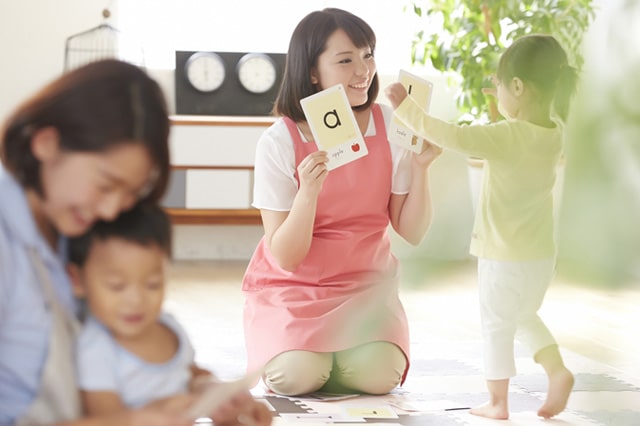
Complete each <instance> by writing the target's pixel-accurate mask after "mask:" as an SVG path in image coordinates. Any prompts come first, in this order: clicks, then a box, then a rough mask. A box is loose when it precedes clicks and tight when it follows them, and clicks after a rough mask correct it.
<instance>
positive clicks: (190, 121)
mask: <svg viewBox="0 0 640 426" xmlns="http://www.w3.org/2000/svg"><path fill="white" fill-rule="evenodd" d="M275 120H276V118H275V117H248V116H238V117H236V116H198V115H173V116H170V122H171V125H172V126H215V127H227V128H246V127H262V128H265V129H266V128H267V127H269V126H270V125H271V124H273V123H274V122H275ZM171 168H172V170H249V171H253V165H217V164H212V165H202V164H194V165H189V164H172V166H171ZM166 210H167V212H168V213H169V216H170V217H171V221H172V223H173V224H174V225H261V224H262V219H261V217H260V211H259V210H258V209H254V208H252V207H250V208H246V209H235V208H233V209H231V208H229V209H228V208H219V209H218V208H175V207H166Z"/></svg>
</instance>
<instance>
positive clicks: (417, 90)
mask: <svg viewBox="0 0 640 426" xmlns="http://www.w3.org/2000/svg"><path fill="white" fill-rule="evenodd" d="M398 81H399V82H400V83H402V85H403V86H404V87H405V89H407V93H408V94H409V96H411V97H412V98H413V99H414V100H415V101H416V102H417V103H418V105H420V106H421V107H422V108H423V109H424V110H425V111H428V110H429V104H430V103H431V93H432V92H433V83H431V82H430V81H428V80H425V79H424V78H421V77H418V76H417V75H413V74H411V73H409V72H407V71H405V70H400V76H399V79H398ZM387 133H388V136H389V141H390V142H393V143H395V144H397V145H400V146H402V147H403V148H405V149H408V150H410V151H413V152H417V153H421V152H422V151H423V150H424V139H422V138H421V137H420V136H418V135H416V134H414V133H413V131H412V130H410V129H409V128H408V127H407V126H405V125H404V124H402V122H401V121H400V120H398V119H397V118H396V117H395V116H394V117H393V119H392V120H391V124H390V125H389V130H388V132H387Z"/></svg>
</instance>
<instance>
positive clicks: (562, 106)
mask: <svg viewBox="0 0 640 426" xmlns="http://www.w3.org/2000/svg"><path fill="white" fill-rule="evenodd" d="M496 77H497V78H498V79H499V80H500V81H501V82H505V83H506V82H508V81H509V80H511V79H512V78H514V77H518V78H519V79H521V80H522V81H523V82H527V83H530V84H533V86H534V87H535V88H536V89H537V90H538V92H539V93H540V95H541V96H542V97H543V98H544V100H548V101H553V108H554V110H555V112H556V114H557V115H558V116H559V117H560V118H562V119H566V118H567V115H568V113H569V104H570V101H571V97H572V96H573V94H574V92H575V90H576V84H577V80H578V72H577V70H576V69H575V68H573V67H572V66H570V65H569V63H568V59H567V54H566V52H565V51H564V49H563V48H562V46H561V45H560V43H558V41H557V40H556V39H555V38H554V37H553V36H550V35H546V34H530V35H526V36H523V37H520V38H519V39H517V40H515V41H514V42H513V44H511V46H509V47H508V48H507V50H505V52H504V53H503V54H502V56H501V57H500V61H499V62H498V70H497V74H496Z"/></svg>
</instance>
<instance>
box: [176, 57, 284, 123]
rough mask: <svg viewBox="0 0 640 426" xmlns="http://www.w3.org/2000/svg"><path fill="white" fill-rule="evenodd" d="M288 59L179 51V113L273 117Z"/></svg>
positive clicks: (177, 102)
mask: <svg viewBox="0 0 640 426" xmlns="http://www.w3.org/2000/svg"><path fill="white" fill-rule="evenodd" d="M202 58H206V59H202ZM285 59H286V54H285V53H265V52H213V51H176V68H175V75H174V80H175V101H176V105H175V106H176V108H175V111H176V114H194V115H247V116H268V115H271V110H272V109H273V103H274V101H275V99H276V96H277V94H278V90H279V88H280V83H281V82H282V75H283V73H284V65H285Z"/></svg>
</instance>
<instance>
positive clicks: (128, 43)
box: [64, 9, 144, 71]
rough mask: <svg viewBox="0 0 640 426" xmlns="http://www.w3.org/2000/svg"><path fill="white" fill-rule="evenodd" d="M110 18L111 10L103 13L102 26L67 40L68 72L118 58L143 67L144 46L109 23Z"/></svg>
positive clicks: (65, 54)
mask: <svg viewBox="0 0 640 426" xmlns="http://www.w3.org/2000/svg"><path fill="white" fill-rule="evenodd" d="M110 16H111V13H110V12H109V9H104V10H103V11H102V17H103V22H102V23H101V24H100V25H98V26H97V27H94V28H91V29H89V30H86V31H82V32H80V33H77V34H74V35H72V36H70V37H68V38H67V40H66V43H65V52H64V70H65V71H68V70H71V69H73V68H77V67H79V66H81V65H84V64H87V63H89V62H93V61H97V60H100V59H106V58H116V59H120V60H123V61H127V62H131V63H133V64H135V65H138V66H144V50H143V48H142V44H141V43H140V42H139V41H137V40H135V39H134V38H133V37H131V36H128V35H126V34H123V33H122V32H121V31H120V30H118V29H117V28H115V27H113V26H112V25H111V24H110V23H109V17H110Z"/></svg>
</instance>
